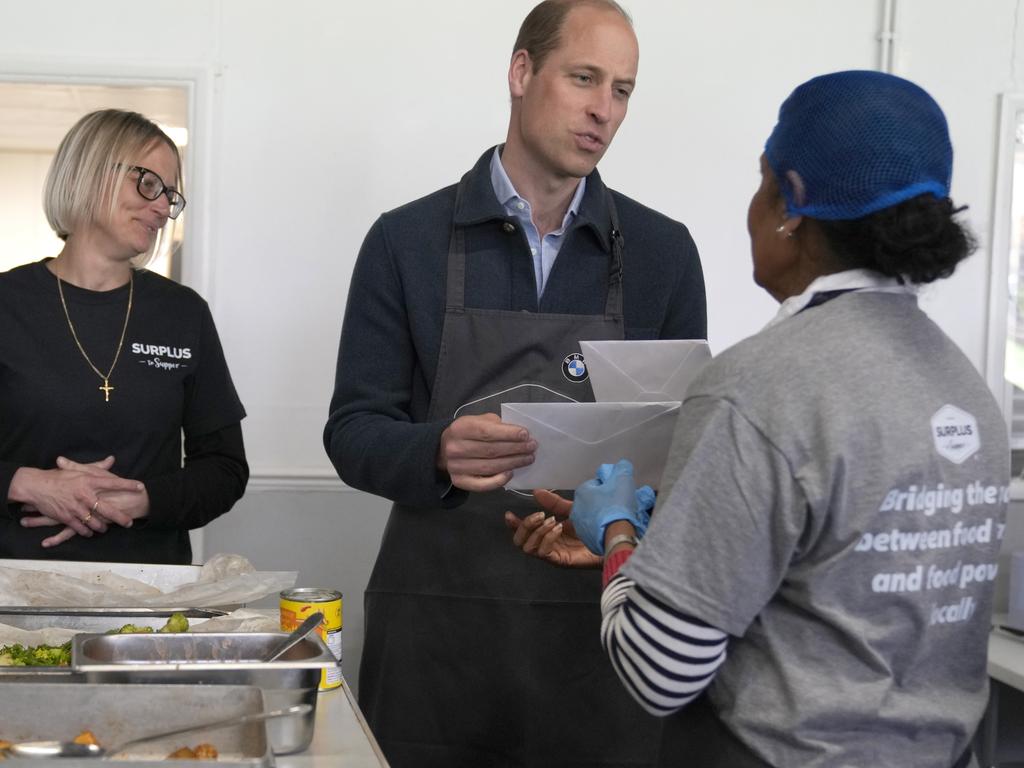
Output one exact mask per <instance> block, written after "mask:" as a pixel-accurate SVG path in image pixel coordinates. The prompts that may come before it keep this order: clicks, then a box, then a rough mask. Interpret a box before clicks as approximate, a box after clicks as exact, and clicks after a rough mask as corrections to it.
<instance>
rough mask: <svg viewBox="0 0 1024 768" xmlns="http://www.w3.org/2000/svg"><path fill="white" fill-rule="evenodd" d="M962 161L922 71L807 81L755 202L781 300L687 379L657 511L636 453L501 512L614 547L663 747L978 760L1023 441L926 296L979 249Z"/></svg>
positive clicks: (615, 641)
mask: <svg viewBox="0 0 1024 768" xmlns="http://www.w3.org/2000/svg"><path fill="white" fill-rule="evenodd" d="M951 171H952V149H951V146H950V141H949V135H948V130H947V127H946V121H945V118H944V116H943V114H942V111H941V110H940V109H939V106H938V105H937V104H936V103H935V102H934V101H933V100H932V98H931V97H930V96H929V95H928V94H927V93H926V92H924V91H923V90H922V89H921V88H919V87H917V86H916V85H914V84H913V83H910V82H908V81H906V80H903V79H901V78H898V77H894V76H891V75H886V74H882V73H878V72H839V73H835V74H830V75H824V76H822V77H817V78H814V79H813V80H810V81H809V82H807V83H804V84H803V85H801V86H800V87H799V88H797V89H796V90H795V91H794V92H793V93H792V95H791V96H790V97H789V98H788V99H787V100H786V101H785V103H783V105H782V107H781V109H780V112H779V119H778V124H777V125H776V126H775V129H774V131H773V132H772V134H771V136H770V137H769V139H768V142H767V144H766V145H765V151H764V154H763V156H762V157H761V177H762V178H761V186H760V188H759V189H758V190H757V192H756V193H755V194H754V197H753V199H752V200H751V202H750V209H749V213H748V218H747V226H748V229H749V231H750V239H751V250H752V254H753V262H754V280H755V281H756V282H757V284H758V285H760V286H761V287H763V288H764V289H765V290H766V291H768V292H769V293H770V294H771V295H772V296H773V297H775V298H776V299H777V300H778V301H779V302H781V307H780V309H779V312H778V314H777V315H776V317H775V318H774V319H773V320H772V322H771V323H770V324H769V325H768V327H767V328H765V329H764V330H763V331H762V332H760V333H758V334H757V335H755V336H753V337H751V338H749V339H747V340H745V341H743V342H741V343H739V344H737V345H736V346H734V347H732V348H731V349H729V350H727V351H725V352H724V353H722V355H721V356H719V357H718V358H716V359H715V360H713V361H712V362H711V363H710V364H709V365H708V366H707V368H706V369H705V370H704V371H703V373H702V374H701V376H700V377H699V378H698V379H697V380H696V381H695V382H694V384H692V385H691V387H690V389H689V391H688V393H687V398H686V402H685V403H684V405H683V407H682V409H681V411H680V416H679V421H678V426H677V429H676V434H675V441H674V444H673V447H672V451H671V454H670V457H669V460H668V463H667V466H666V470H665V477H664V479H663V482H662V489H663V490H662V493H661V495H660V497H659V498H658V500H657V506H656V508H655V510H654V513H653V514H652V515H648V513H647V512H646V507H647V506H648V505H647V504H644V503H642V501H641V496H638V495H637V491H636V489H635V488H634V484H633V478H632V468H631V466H630V465H629V463H628V462H627V461H622V462H619V464H617V465H615V466H614V467H613V466H605V467H602V468H601V470H600V471H599V472H598V477H597V479H595V480H591V481H589V482H587V483H584V484H583V485H582V486H580V488H578V489H577V491H576V496H575V504H574V505H572V515H571V518H570V520H569V521H568V522H559V519H561V518H562V517H564V515H565V513H567V512H568V510H569V507H570V503H569V502H568V501H564V500H560V499H558V498H557V497H553V496H552V495H549V494H547V495H545V494H543V493H542V494H540V495H539V496H538V498H539V500H540V501H541V504H542V506H543V507H544V508H545V509H546V510H547V511H548V512H550V513H553V514H552V516H551V517H547V518H545V516H544V514H543V513H537V514H535V515H533V516H531V517H529V518H527V519H525V520H523V521H519V520H516V519H515V518H514V517H509V518H508V523H509V525H510V527H513V528H515V529H516V532H515V535H514V541H515V543H516V544H517V545H519V546H521V547H522V548H523V549H524V550H525V551H527V552H529V553H532V554H536V555H538V556H540V557H545V558H547V559H549V560H551V561H552V562H554V563H557V564H560V565H574V564H579V565H582V564H587V563H588V562H593V561H594V560H598V559H599V558H598V556H601V557H603V564H604V565H603V567H604V572H605V581H606V587H605V592H604V597H603V600H602V611H603V613H604V621H603V625H602V641H603V643H604V646H605V649H606V650H607V652H608V655H609V656H610V658H611V662H612V664H613V665H614V667H615V669H616V671H617V672H618V674H619V676H620V678H621V679H622V682H623V683H624V684H625V686H626V687H627V688H628V689H629V690H630V692H631V693H632V695H633V696H634V697H635V698H636V699H637V701H639V702H640V703H641V704H642V705H643V706H644V707H645V708H646V709H647V710H648V711H649V712H651V713H654V714H655V715H659V716H664V717H667V718H668V720H667V721H666V726H665V729H664V734H665V735H664V741H663V744H662V755H661V761H662V764H665V765H694V766H729V768H744V767H745V766H762V767H763V766H797V765H799V766H804V767H805V768H808V767H811V766H869V765H870V766H881V765H887V766H897V765H898V766H928V767H929V768H936V767H939V766H942V767H945V766H958V767H960V766H968V765H972V764H976V762H975V761H974V760H973V758H972V756H971V752H970V748H969V742H970V739H971V737H972V735H973V733H974V731H975V729H976V726H977V724H978V721H979V719H980V718H981V715H982V713H983V711H984V708H985V705H986V703H987V682H988V678H987V674H986V649H987V637H988V631H989V617H990V613H991V607H992V592H993V579H994V578H995V572H996V565H995V564H996V558H997V553H998V550H999V539H1000V538H1001V536H1002V530H1003V523H1004V520H1005V515H1006V509H1007V500H1008V491H1007V488H1008V485H1009V449H1008V444H1007V437H1006V425H1005V422H1004V420H1003V418H1002V415H1001V413H1000V410H999V408H998V406H997V404H996V402H995V401H994V399H993V397H992V395H991V394H990V393H989V390H988V388H987V387H986V385H985V382H984V381H983V380H982V379H981V377H980V376H979V375H978V373H977V371H976V370H975V369H974V367H973V365H972V364H971V362H970V361H969V360H968V359H967V358H966V357H965V356H964V354H963V353H962V352H961V351H960V350H959V349H958V348H957V346H956V345H955V344H954V343H953V342H952V341H951V340H950V339H949V338H948V337H947V336H946V335H945V334H944V333H943V332H942V331H941V330H940V329H939V328H938V326H936V325H935V324H934V323H933V322H932V321H931V320H929V319H928V317H927V316H926V315H925V314H924V313H923V312H922V311H921V310H920V309H919V308H918V305H917V297H916V295H915V291H916V287H917V286H919V285H921V284H924V283H929V282H932V281H934V280H936V279H939V278H943V277H948V276H949V275H950V274H952V272H953V270H954V269H955V268H956V266H957V264H958V263H959V262H960V261H961V260H962V259H964V258H965V257H966V256H967V255H968V254H969V253H970V251H971V250H972V247H973V241H972V238H971V237H970V235H969V234H968V233H967V232H966V231H965V230H964V229H963V228H962V227H961V225H960V224H959V223H958V222H957V221H956V219H955V215H956V213H957V209H956V208H954V206H953V203H952V202H951V201H950V199H949V184H950V177H951ZM648 522H649V523H650V528H649V530H647V525H648ZM645 532H646V533H645ZM641 536H642V539H643V540H642V542H640V543H639V546H638V541H637V539H638V538H639V537H641ZM582 545H585V546H586V548H587V550H589V552H586V553H584V551H583V546H582ZM590 553H594V554H590ZM627 561H628V562H627ZM702 694H704V695H702ZM690 702H693V704H692V706H689V707H687V706H686V705H687V704H690Z"/></svg>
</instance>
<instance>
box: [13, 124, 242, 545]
mask: <svg viewBox="0 0 1024 768" xmlns="http://www.w3.org/2000/svg"><path fill="white" fill-rule="evenodd" d="M180 187H181V157H180V155H179V154H178V150H177V148H176V147H175V145H174V143H173V142H172V141H171V140H170V139H169V138H168V137H167V135H166V134H165V133H164V132H163V131H162V130H160V128H159V127H157V125H155V124H154V123H152V122H151V121H149V120H147V119H146V118H145V117H143V116H142V115H139V114H136V113H134V112H125V111H121V110H113V109H108V110H102V111H99V112H93V113H91V114H88V115H86V116H85V117H83V118H82V119H81V120H79V121H78V123H77V124H76V125H75V126H74V127H73V128H72V129H71V130H70V132H69V133H68V134H67V136H65V137H64V140H63V141H62V142H61V144H60V147H59V148H58V150H57V154H56V155H55V157H54V159H53V163H52V165H51V167H50V171H49V175H48V176H47V180H46V189H45V193H44V206H45V210H46V217H47V219H48V221H49V223H50V226H51V227H52V228H53V230H54V231H55V232H56V233H57V235H58V236H59V237H60V238H61V239H62V240H63V241H64V248H63V249H62V250H61V252H60V254H59V255H58V256H57V257H56V258H52V259H51V258H47V259H44V260H42V261H39V262H35V263H32V264H27V265H24V266H21V267H17V268H15V269H12V270H10V271H9V272H6V273H3V274H0V327H2V328H4V332H3V334H0V425H2V427H0V489H6V498H7V507H6V510H5V511H4V513H3V514H2V515H0V557H9V558H54V559H68V560H109V561H124V562H151V563H190V562H191V561H192V550H191V546H190V544H189V537H188V531H189V529H192V528H199V527H202V526H203V525H205V524H206V523H208V522H209V521H210V520H212V519H213V518H215V517H217V516H218V515H221V514H223V513H224V512H227V511H228V510H229V509H230V508H231V506H232V505H233V504H234V503H235V501H237V500H238V499H239V498H240V497H241V495H242V493H243V492H244V490H245V485H246V481H247V480H248V475H249V469H248V465H247V464H246V460H245V450H244V447H243V443H242V431H241V425H240V422H241V420H242V418H243V417H244V416H245V410H244V408H243V407H242V404H241V402H240V401H239V399H238V395H237V394H236V393H235V388H234V385H233V384H232V381H231V375H230V373H229V372H228V368H227V364H226V362H225V360H224V354H223V351H222V349H221V345H220V341H219V339H218V336H217V331H216V328H215V327H214V324H213V318H212V316H211V314H210V310H209V307H208V306H207V304H206V302H205V301H204V300H203V299H202V298H201V297H200V296H199V295H197V294H196V293H195V292H194V291H192V290H191V289H189V288H186V287H184V286H181V285H178V284H177V283H175V282H173V281H171V280H168V279H166V278H164V277H162V276H160V275H157V274H156V273H153V272H149V271H147V270H146V269H144V268H143V266H142V265H144V264H145V263H146V262H147V261H148V258H149V257H150V256H151V255H152V254H153V253H154V251H156V250H157V248H158V247H159V243H160V240H161V238H164V237H166V234H167V233H166V230H165V225H166V224H167V222H168V220H169V219H175V218H177V217H178V215H179V214H180V213H181V212H182V210H183V209H184V208H185V197H184V195H183V194H182V192H181V189H180ZM183 457H184V458H183Z"/></svg>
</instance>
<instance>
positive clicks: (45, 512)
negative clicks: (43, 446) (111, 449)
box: [11, 456, 149, 547]
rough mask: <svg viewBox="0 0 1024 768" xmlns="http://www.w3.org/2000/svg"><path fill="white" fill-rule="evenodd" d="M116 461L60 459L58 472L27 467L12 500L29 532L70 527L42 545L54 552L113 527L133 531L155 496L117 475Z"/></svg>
mask: <svg viewBox="0 0 1024 768" xmlns="http://www.w3.org/2000/svg"><path fill="white" fill-rule="evenodd" d="M113 465H114V457H113V456H108V457H107V458H105V459H103V460H102V461H96V462H92V463H89V464H80V463H78V462H75V461H71V460H70V459H67V458H64V457H63V456H60V457H58V458H57V466H56V468H54V469H45V470H44V469H34V468H30V467H23V468H21V469H19V470H18V471H17V472H16V473H15V477H14V478H13V480H12V482H11V490H12V494H11V495H12V499H14V500H17V501H22V502H23V504H22V512H25V513H28V514H25V515H24V516H23V517H22V518H21V525H23V526H24V527H26V528H38V527H42V526H57V525H62V526H64V527H63V528H62V529H61V530H60V531H59V532H58V533H56V534H54V535H53V536H49V537H47V538H45V539H43V541H42V546H44V547H54V546H57V545H58V544H61V543H63V542H65V541H67V540H68V539H70V538H72V537H73V536H76V535H78V536H84V537H89V536H92V535H93V534H94V533H105V532H106V530H107V526H108V525H111V524H113V525H120V526H122V527H125V528H130V527H131V526H132V524H133V522H134V521H135V520H137V519H138V518H140V517H145V516H146V515H147V514H148V513H149V495H148V494H147V492H146V487H145V485H143V484H142V483H141V482H139V481H138V480H129V479H126V478H122V477H118V476H117V475H116V474H114V473H113V472H111V471H110V470H111V467H113Z"/></svg>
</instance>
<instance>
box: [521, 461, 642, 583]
mask: <svg viewBox="0 0 1024 768" xmlns="http://www.w3.org/2000/svg"><path fill="white" fill-rule="evenodd" d="M533 496H534V498H535V499H536V501H537V503H538V504H539V505H540V507H541V511H540V512H535V513H533V514H532V515H529V516H527V517H525V518H519V517H517V516H516V515H515V514H513V513H512V512H506V513H505V524H506V525H507V526H508V527H509V528H510V529H511V530H512V531H513V535H512V543H513V544H515V545H516V546H517V547H519V548H520V549H522V550H523V551H524V552H526V553H527V554H530V555H534V556H536V557H540V558H542V559H544V560H548V561H549V562H552V563H555V564H556V565H562V566H570V567H594V566H598V565H600V564H601V561H602V558H603V557H604V539H605V529H606V528H607V527H608V526H609V525H611V524H612V523H614V522H616V521H618V520H625V521H626V522H628V523H630V524H631V525H632V526H633V529H634V530H635V531H636V536H637V537H638V538H640V537H642V536H643V535H644V534H645V533H646V532H647V526H648V523H649V522H650V519H651V510H652V509H653V508H654V501H655V496H654V491H653V490H652V489H651V487H650V486H647V485H644V486H641V487H640V488H637V487H636V483H635V482H634V480H633V465H632V464H631V463H630V462H628V461H626V460H624V459H623V460H621V461H619V462H618V463H616V464H602V465H601V466H600V468H599V469H598V470H597V474H596V477H595V478H594V479H592V480H587V481H586V482H585V483H583V484H582V485H580V486H579V487H578V488H577V489H576V493H575V497H574V498H575V502H572V501H569V500H568V499H563V498H562V497H561V496H559V495H557V494H555V493H552V492H551V491H545V490H536V491H534V492H533Z"/></svg>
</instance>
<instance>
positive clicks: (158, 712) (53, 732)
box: [0, 683, 287, 768]
mask: <svg viewBox="0 0 1024 768" xmlns="http://www.w3.org/2000/svg"><path fill="white" fill-rule="evenodd" d="M264 707H265V705H264V701H263V695H262V693H261V692H260V690H259V689H258V688H254V687H249V686H220V685H218V686H206V687H192V686H180V685H88V684H64V685H60V684H56V685H33V684H31V683H0V738H5V739H9V740H11V741H28V740H37V739H72V738H74V736H75V735H77V734H78V733H79V732H80V731H83V730H86V729H88V730H90V731H92V732H93V733H94V734H95V735H96V738H97V739H98V740H99V742H100V743H101V744H107V745H112V744H117V743H120V742H123V741H127V740H128V739H132V738H135V737H137V736H143V735H145V734H148V733H154V732H156V731H159V730H170V729H173V728H178V727H184V726H186V725H192V724H196V723H202V722H209V721H213V720H219V719H223V718H226V717H233V716H235V715H245V714H251V713H255V712H262V711H264ZM286 719H287V718H286ZM266 725H267V724H266V723H247V724H244V725H238V726H232V727H227V728H218V729H216V730H211V731H197V732H195V733H191V734H187V735H184V736H173V737H170V738H169V739H166V740H160V741H155V742H151V743H149V744H140V745H138V746H137V747H134V748H132V749H130V750H129V751H127V752H124V753H120V754H117V755H114V756H113V757H111V758H109V761H108V762H111V763H115V764H116V765H117V766H119V768H128V767H129V766H140V767H145V768H152V766H153V764H154V763H153V761H154V760H159V761H161V763H162V764H164V765H186V764H187V765H191V766H197V765H198V766H210V767H211V768H212V767H214V766H218V765H220V766H223V765H224V764H233V765H242V766H247V767H248V768H269V767H270V766H273V765H274V758H273V755H272V754H271V751H270V748H269V740H268V737H267V727H266ZM202 742H208V743H210V744H213V745H214V746H215V747H216V748H217V751H218V752H219V753H220V757H219V759H218V760H216V761H212V760H198V761H196V760H188V761H180V760H164V758H165V757H166V756H167V755H168V754H170V753H171V752H173V751H174V750H175V749H178V748H179V747H183V746H186V745H188V746H192V747H194V746H195V745H196V744H199V743H202ZM40 760H42V761H43V764H44V765H54V764H56V763H59V764H60V765H61V766H62V768H70V766H73V765H79V764H80V765H83V766H92V767H93V768H95V766H96V765H97V761H96V760H95V759H93V760H77V759H68V758H53V759H45V758H32V759H9V760H7V761H4V765H5V766H8V765H11V766H14V765H23V766H35V767H36V768H39V765H40Z"/></svg>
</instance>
